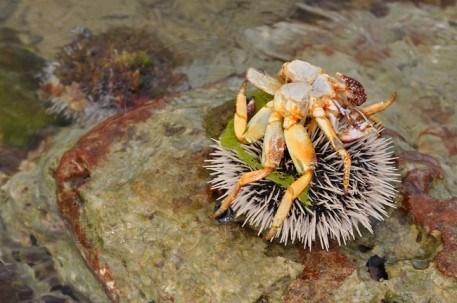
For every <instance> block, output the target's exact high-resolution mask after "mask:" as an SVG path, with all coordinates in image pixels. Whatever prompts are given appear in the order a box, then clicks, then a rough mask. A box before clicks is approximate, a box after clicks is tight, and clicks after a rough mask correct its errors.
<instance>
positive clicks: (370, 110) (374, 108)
mask: <svg viewBox="0 0 457 303" xmlns="http://www.w3.org/2000/svg"><path fill="white" fill-rule="evenodd" d="M396 99H397V93H394V94H393V95H392V96H390V97H389V99H387V100H385V101H381V102H378V103H375V104H372V105H369V106H367V107H365V108H362V112H363V113H364V114H365V115H367V116H371V115H374V114H376V113H379V112H382V111H383V110H385V109H386V108H388V107H389V106H391V105H392V104H393V103H394V102H395V100H396Z"/></svg>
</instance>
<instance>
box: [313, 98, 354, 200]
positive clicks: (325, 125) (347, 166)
mask: <svg viewBox="0 0 457 303" xmlns="http://www.w3.org/2000/svg"><path fill="white" fill-rule="evenodd" d="M312 115H313V117H314V118H315V119H316V122H317V124H318V125H319V128H320V129H321V130H322V131H323V132H324V134H325V136H326V137H327V138H328V139H329V141H330V143H331V144H332V146H333V148H334V149H335V151H336V152H337V153H338V154H340V156H341V158H342V160H343V169H344V175H343V189H344V192H345V193H346V192H347V191H348V189H349V176H350V173H351V156H350V155H349V153H348V152H347V150H346V149H345V148H344V145H343V143H342V142H341V140H340V139H339V138H338V136H337V134H336V132H335V129H334V128H333V125H332V123H331V122H330V120H329V119H328V118H327V116H326V115H325V111H324V109H323V108H322V107H316V108H315V109H314V110H313V112H312Z"/></svg>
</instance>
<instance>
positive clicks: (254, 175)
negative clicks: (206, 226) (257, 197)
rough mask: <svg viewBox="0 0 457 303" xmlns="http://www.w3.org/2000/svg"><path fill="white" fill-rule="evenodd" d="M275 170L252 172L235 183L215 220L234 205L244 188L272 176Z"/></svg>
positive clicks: (267, 168) (271, 168)
mask: <svg viewBox="0 0 457 303" xmlns="http://www.w3.org/2000/svg"><path fill="white" fill-rule="evenodd" d="M274 170H275V168H274V167H265V168H263V169H259V170H255V171H251V172H248V173H245V174H243V175H241V177H240V179H239V180H238V182H237V183H235V185H234V187H233V188H232V189H231V190H230V192H229V194H228V196H227V197H225V199H224V200H223V201H222V203H221V206H219V208H218V209H217V210H216V212H215V213H214V214H213V218H217V217H219V216H220V215H222V214H223V213H224V212H225V211H226V210H227V209H228V208H229V207H230V206H231V205H232V203H233V201H234V200H235V198H236V196H237V195H238V193H239V192H240V189H241V187H242V186H244V185H247V184H249V183H252V182H255V181H258V180H261V179H263V178H265V177H266V176H268V175H269V174H271V173H272V172H273V171H274Z"/></svg>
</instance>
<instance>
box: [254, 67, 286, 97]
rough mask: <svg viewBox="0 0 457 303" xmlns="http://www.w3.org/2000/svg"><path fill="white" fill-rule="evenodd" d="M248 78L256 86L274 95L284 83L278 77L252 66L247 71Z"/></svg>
mask: <svg viewBox="0 0 457 303" xmlns="http://www.w3.org/2000/svg"><path fill="white" fill-rule="evenodd" d="M246 79H247V80H248V81H249V82H251V83H252V84H253V85H254V86H255V87H257V88H259V89H261V90H263V91H264V92H266V93H267V94H270V95H274V94H275V92H276V91H277V90H278V89H279V88H280V87H281V85H282V83H281V82H279V80H278V79H276V78H273V77H272V76H269V75H267V74H264V73H262V72H259V71H258V70H256V69H255V68H250V69H248V71H247V72H246Z"/></svg>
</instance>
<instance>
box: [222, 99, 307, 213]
mask: <svg viewBox="0 0 457 303" xmlns="http://www.w3.org/2000/svg"><path fill="white" fill-rule="evenodd" d="M252 97H253V98H254V101H255V105H256V110H259V109H261V108H262V107H263V106H265V104H267V102H268V101H270V100H271V99H272V96H271V95H268V94H266V93H264V92H262V91H255V92H254V93H253V94H252ZM219 140H220V142H221V145H222V146H223V147H225V148H227V149H229V150H231V151H233V152H234V153H236V154H237V156H238V157H239V158H240V159H241V160H243V161H244V162H245V163H246V164H247V165H249V167H251V168H252V169H254V170H257V169H261V168H262V164H261V163H260V162H259V161H258V160H257V159H256V158H255V157H253V156H252V155H250V154H249V153H248V152H246V151H245V150H244V149H243V147H242V146H241V144H240V142H239V141H238V139H237V138H236V136H235V129H234V127H233V119H232V120H230V121H229V122H228V123H227V126H226V127H225V129H224V131H223V132H222V134H221V136H220V137H219ZM266 179H268V180H270V181H273V182H275V183H276V184H278V185H280V186H281V187H283V188H285V189H286V188H287V187H289V186H290V185H291V184H292V182H294V181H295V178H294V177H293V176H290V175H288V174H285V173H281V172H278V171H275V172H273V173H271V174H269V175H268V177H266ZM298 199H299V200H300V202H301V203H302V204H303V205H304V206H309V205H311V201H310V199H309V196H308V191H307V190H305V191H303V192H302V193H301V194H300V195H299V196H298Z"/></svg>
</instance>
